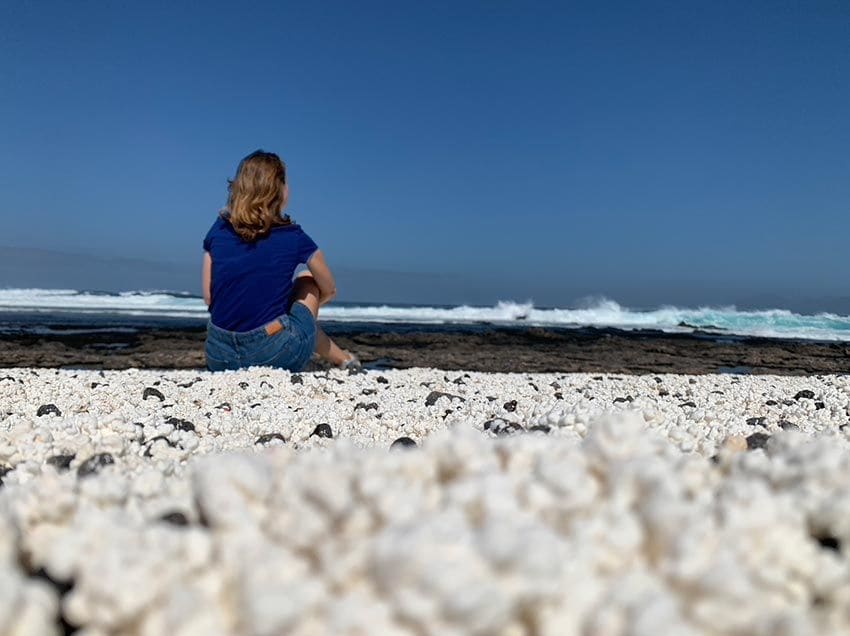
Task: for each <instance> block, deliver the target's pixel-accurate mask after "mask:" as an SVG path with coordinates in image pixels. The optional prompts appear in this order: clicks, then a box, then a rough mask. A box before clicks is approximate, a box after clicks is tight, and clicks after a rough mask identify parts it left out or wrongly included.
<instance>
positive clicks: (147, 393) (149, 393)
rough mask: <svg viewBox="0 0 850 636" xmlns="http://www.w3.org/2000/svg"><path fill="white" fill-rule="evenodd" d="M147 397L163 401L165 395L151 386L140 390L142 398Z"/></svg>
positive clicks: (145, 398)
mask: <svg viewBox="0 0 850 636" xmlns="http://www.w3.org/2000/svg"><path fill="white" fill-rule="evenodd" d="M149 397H155V398H159V401H160V402H165V396H164V395H163V394H162V391H160V390H159V389H155V388H153V387H151V386H149V387H147V388H146V389H145V390H144V391H142V399H143V400H147V399H148V398H149Z"/></svg>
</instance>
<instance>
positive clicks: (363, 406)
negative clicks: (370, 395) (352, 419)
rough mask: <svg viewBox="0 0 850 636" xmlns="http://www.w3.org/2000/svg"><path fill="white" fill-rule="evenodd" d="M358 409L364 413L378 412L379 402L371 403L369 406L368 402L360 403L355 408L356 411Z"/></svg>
mask: <svg viewBox="0 0 850 636" xmlns="http://www.w3.org/2000/svg"><path fill="white" fill-rule="evenodd" d="M357 409H363V410H364V411H377V410H378V403H377V402H369V403H368V404H366V402H358V403H357V406H355V407H354V410H355V411H356V410H357Z"/></svg>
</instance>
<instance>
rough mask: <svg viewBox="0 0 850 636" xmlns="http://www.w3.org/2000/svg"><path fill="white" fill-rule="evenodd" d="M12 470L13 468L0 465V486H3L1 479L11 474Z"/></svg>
mask: <svg viewBox="0 0 850 636" xmlns="http://www.w3.org/2000/svg"><path fill="white" fill-rule="evenodd" d="M13 470H15V469H14V467H13V466H6V465H4V464H0V486H2V485H3V478H4V477H5V476H6V475H8V474H9V473H11V472H12V471H13Z"/></svg>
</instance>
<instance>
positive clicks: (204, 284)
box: [201, 252, 212, 307]
mask: <svg viewBox="0 0 850 636" xmlns="http://www.w3.org/2000/svg"><path fill="white" fill-rule="evenodd" d="M211 285H212V256H210V253H209V252H204V266H203V271H202V273H201V290H202V291H203V294H204V302H205V303H206V304H207V307H209V306H210V305H211V304H212V287H211Z"/></svg>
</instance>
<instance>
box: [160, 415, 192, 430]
mask: <svg viewBox="0 0 850 636" xmlns="http://www.w3.org/2000/svg"><path fill="white" fill-rule="evenodd" d="M165 423H166V424H171V425H172V426H173V427H174V428H176V429H177V430H180V431H187V432H189V431H194V430H195V425H194V424H192V422H190V421H189V420H181V419H180V418H179V417H169V418H168V419H167V420H165Z"/></svg>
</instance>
